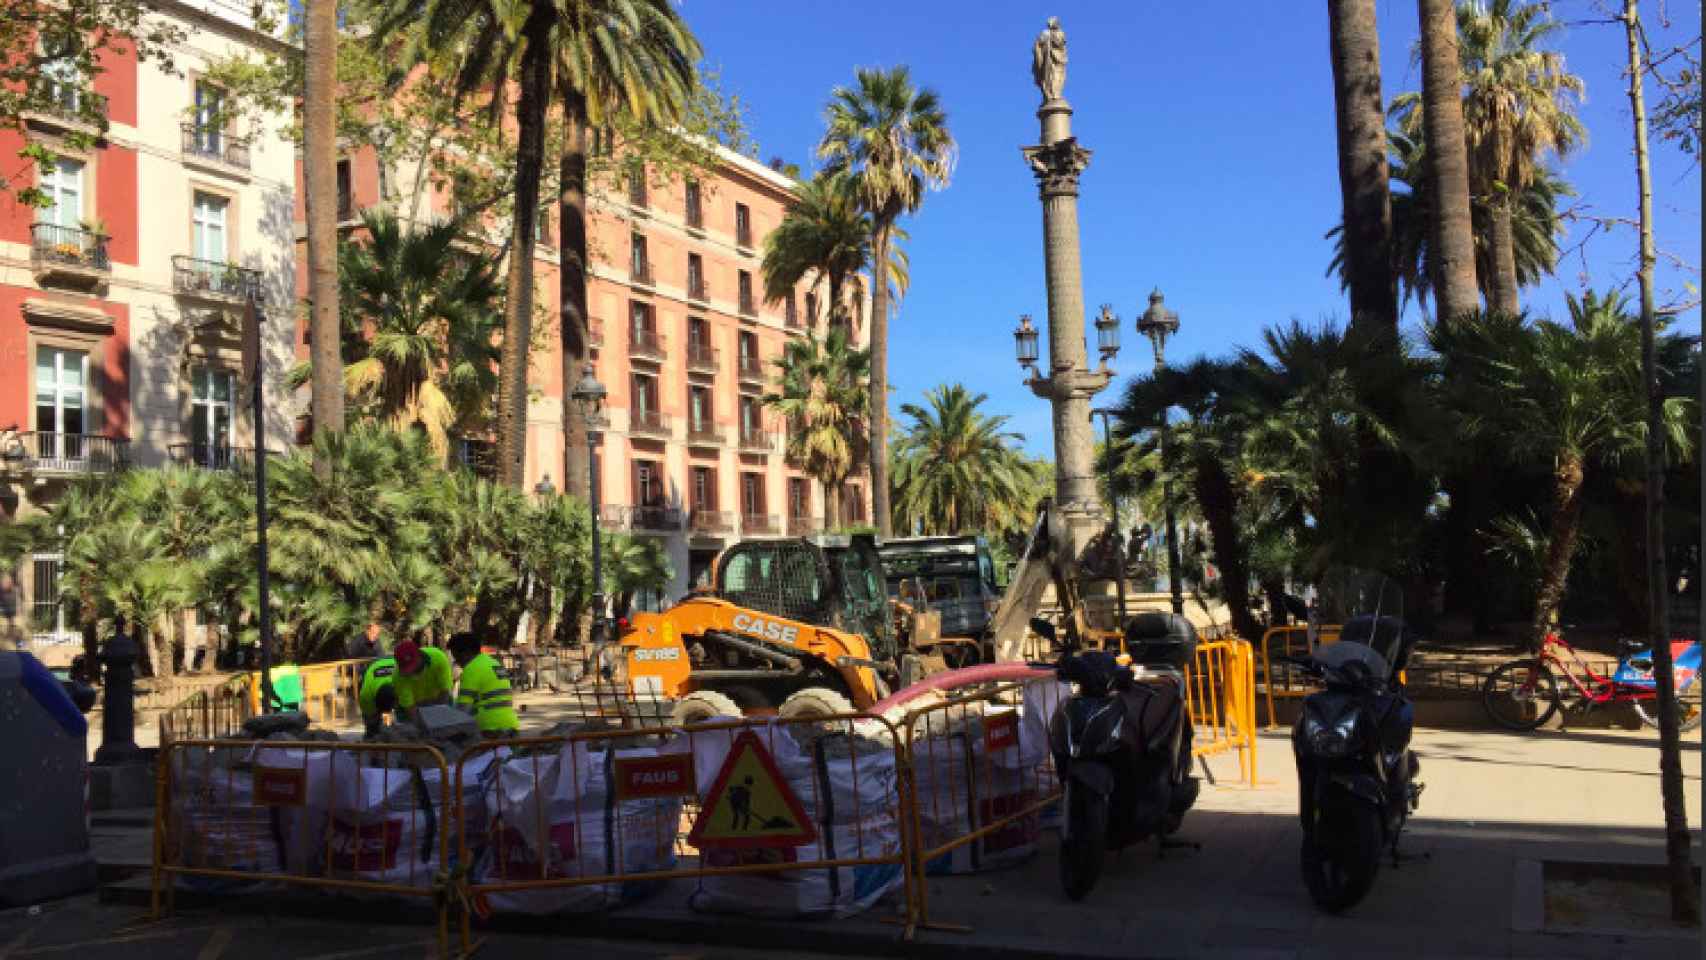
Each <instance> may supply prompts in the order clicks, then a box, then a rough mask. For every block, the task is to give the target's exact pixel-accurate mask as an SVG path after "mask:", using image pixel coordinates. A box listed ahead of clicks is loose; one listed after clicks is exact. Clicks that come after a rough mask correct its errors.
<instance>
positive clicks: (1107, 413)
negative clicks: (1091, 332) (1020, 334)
mask: <svg viewBox="0 0 1706 960" xmlns="http://www.w3.org/2000/svg"><path fill="white" fill-rule="evenodd" d="M1103 310H1104V313H1105V312H1106V308H1103ZM1097 326H1098V327H1100V322H1098V324H1097ZM1118 335H1119V334H1118V330H1117V329H1116V331H1115V337H1116V338H1117V337H1118ZM1117 345H1118V341H1117V340H1116V348H1117ZM1113 414H1114V411H1112V410H1109V409H1108V408H1106V407H1097V408H1096V409H1094V410H1091V411H1090V416H1091V417H1092V418H1094V417H1098V416H1099V417H1101V418H1102V448H1103V449H1104V450H1105V451H1106V456H1107V458H1108V509H1109V510H1111V511H1113V532H1114V547H1115V550H1114V556H1115V561H1114V563H1115V566H1114V584H1115V585H1116V589H1117V590H1118V595H1119V598H1120V627H1121V628H1122V629H1123V628H1124V627H1125V538H1124V537H1122V536H1120V494H1119V491H1117V490H1115V489H1114V474H1115V473H1116V470H1115V464H1114V433H1113V428H1112V427H1111V426H1109V423H1108V420H1109V418H1110V417H1112V416H1113Z"/></svg>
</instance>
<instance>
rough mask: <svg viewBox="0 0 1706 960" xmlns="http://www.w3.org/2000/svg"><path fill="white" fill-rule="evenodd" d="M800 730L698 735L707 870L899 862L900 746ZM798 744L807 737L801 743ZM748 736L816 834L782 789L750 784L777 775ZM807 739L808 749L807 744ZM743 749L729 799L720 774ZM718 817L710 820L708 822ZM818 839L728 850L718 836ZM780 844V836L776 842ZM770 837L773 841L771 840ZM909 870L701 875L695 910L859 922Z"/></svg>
mask: <svg viewBox="0 0 1706 960" xmlns="http://www.w3.org/2000/svg"><path fill="white" fill-rule="evenodd" d="M809 733H810V728H808V727H803V726H797V725H787V726H784V725H776V726H770V727H760V728H748V729H728V730H716V731H710V732H705V733H697V734H695V735H694V736H693V762H694V768H695V770H694V773H695V778H696V780H697V784H698V790H699V797H700V804H701V812H700V814H699V817H700V820H701V821H704V822H703V824H701V823H700V822H699V821H696V822H695V825H694V831H693V834H692V835H690V843H691V842H694V841H693V840H692V837H693V836H698V835H700V834H703V835H704V836H703V837H701V838H700V839H699V840H698V843H699V844H700V845H701V849H699V851H698V853H699V857H700V862H701V864H702V865H703V866H705V867H707V868H711V867H733V866H744V865H752V864H777V865H783V864H791V863H805V862H811V861H819V860H837V859H871V858H881V857H898V856H899V855H900V852H901V835H900V825H899V822H898V813H899V811H898V797H897V788H896V770H895V754H894V746H893V744H892V743H891V742H890V738H889V737H887V736H883V737H880V738H874V737H864V736H848V735H846V734H834V735H821V736H816V737H812V736H810V735H809ZM796 737H798V738H799V739H796ZM742 738H746V739H748V740H752V739H756V742H758V743H761V744H762V745H763V747H764V748H765V752H767V753H768V754H769V756H770V759H771V760H772V762H773V764H774V767H775V773H776V775H777V777H778V778H779V779H780V781H781V782H782V784H784V785H785V787H786V789H787V790H788V792H789V793H791V794H792V796H793V798H794V800H795V801H797V806H798V811H797V812H798V813H799V814H802V815H803V817H802V819H804V820H805V821H806V822H807V825H808V828H809V829H808V830H807V831H800V830H799V827H800V824H798V823H796V822H794V821H795V811H793V810H791V809H789V808H790V804H789V803H788V802H787V800H786V798H785V797H783V796H781V795H780V794H779V793H778V792H777V791H776V790H775V789H774V788H771V787H768V786H765V785H763V784H758V783H752V784H748V783H747V782H746V781H747V778H748V777H749V776H750V777H752V778H753V779H754V780H757V779H758V778H759V777H762V776H768V774H767V773H766V772H761V771H760V767H761V766H762V764H760V763H758V762H757V760H756V759H755V758H754V757H753V756H752V751H751V750H750V748H749V747H743V745H742ZM802 741H803V742H802ZM742 752H744V753H745V754H746V755H747V756H746V757H745V758H742V757H738V756H737V757H736V758H735V761H734V762H733V763H732V765H731V773H732V774H734V776H731V777H729V778H726V779H727V780H729V781H730V782H728V783H726V784H724V785H723V786H724V790H723V791H722V792H723V793H732V794H733V795H734V796H736V797H739V796H740V795H739V793H738V791H739V790H740V789H741V788H743V787H744V788H745V789H746V790H747V791H748V792H747V793H746V794H745V795H744V799H742V800H735V801H731V800H730V799H729V798H726V797H721V796H717V795H715V794H716V792H717V787H718V786H719V784H718V780H719V776H720V774H721V773H722V772H723V767H724V765H725V763H727V762H730V757H731V754H735V753H742ZM707 818H709V819H707ZM770 828H774V832H775V833H779V834H793V833H799V832H809V833H810V834H811V837H812V839H811V840H810V841H809V842H805V843H801V844H799V845H782V846H771V845H765V846H726V845H719V844H715V843H714V841H713V839H708V838H711V837H716V836H721V837H722V839H723V841H724V842H725V843H726V842H727V840H728V838H729V836H730V835H731V834H733V835H737V836H738V835H740V834H741V833H742V831H746V832H748V833H751V834H752V835H754V836H760V837H762V835H763V834H764V832H765V831H766V830H767V829H770ZM770 839H773V838H770ZM770 839H766V841H765V842H766V843H768V842H770ZM903 880H904V877H903V876H902V869H901V866H900V864H899V863H898V862H897V863H885V864H866V865H861V866H851V867H844V866H838V867H820V868H807V869H798V870H780V871H778V872H775V873H746V874H728V875H715V876H705V877H701V878H700V880H699V883H698V888H697V890H696V891H695V892H694V894H693V895H692V897H691V899H690V900H689V904H690V905H691V906H692V907H693V909H695V910H699V911H703V912H707V913H730V914H741V915H745V916H753V917H764V918H822V917H836V918H841V917H850V916H853V915H856V914H858V913H861V912H863V911H865V910H868V909H870V908H871V907H872V906H873V905H875V904H876V903H878V902H879V901H881V900H882V899H883V898H884V897H886V896H888V895H889V894H891V893H893V892H894V891H896V890H898V889H899V888H900V886H901V883H902V882H903Z"/></svg>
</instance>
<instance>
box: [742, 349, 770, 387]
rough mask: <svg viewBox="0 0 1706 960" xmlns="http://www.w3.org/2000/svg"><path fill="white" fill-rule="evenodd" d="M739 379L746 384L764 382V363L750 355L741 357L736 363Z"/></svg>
mask: <svg viewBox="0 0 1706 960" xmlns="http://www.w3.org/2000/svg"><path fill="white" fill-rule="evenodd" d="M736 367H737V369H738V373H739V374H740V378H741V379H742V380H744V381H746V382H748V383H763V382H764V361H763V360H761V359H759V358H758V357H757V356H754V355H752V354H744V355H742V356H741V357H740V358H739V360H738V361H737V363H736Z"/></svg>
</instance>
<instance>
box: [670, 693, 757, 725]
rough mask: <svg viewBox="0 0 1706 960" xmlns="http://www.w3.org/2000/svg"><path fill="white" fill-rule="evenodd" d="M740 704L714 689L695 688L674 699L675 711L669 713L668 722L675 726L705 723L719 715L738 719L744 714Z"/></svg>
mask: <svg viewBox="0 0 1706 960" xmlns="http://www.w3.org/2000/svg"><path fill="white" fill-rule="evenodd" d="M744 715H745V714H744V712H743V711H742V710H741V708H740V706H739V705H738V704H736V703H735V702H734V701H733V700H731V699H730V698H729V697H728V696H727V695H726V694H721V693H718V692H717V691H715V690H695V691H693V692H692V693H690V694H688V695H687V696H685V697H682V698H681V699H680V700H677V701H675V711H674V712H673V713H672V714H671V715H670V722H671V723H673V724H675V725H676V726H682V725H684V724H689V723H705V722H707V721H710V720H716V719H718V718H719V717H732V718H734V719H736V720H739V719H740V718H741V717H742V716H744Z"/></svg>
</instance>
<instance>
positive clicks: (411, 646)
mask: <svg viewBox="0 0 1706 960" xmlns="http://www.w3.org/2000/svg"><path fill="white" fill-rule="evenodd" d="M391 655H392V656H393V657H395V658H396V660H397V679H396V680H395V681H393V682H392V686H393V687H395V688H396V690H397V709H398V710H400V711H402V712H403V715H404V716H406V717H407V718H408V719H409V720H411V721H413V720H415V719H416V715H417V714H416V712H417V711H418V710H420V708H421V707H430V706H432V705H434V704H439V703H449V702H450V684H451V673H450V657H449V656H447V655H446V654H445V652H444V651H443V650H440V649H439V648H437V647H423V646H421V645H420V644H418V643H416V642H415V641H413V640H404V641H403V642H402V643H399V644H397V649H396V650H395V651H393V652H392V654H391Z"/></svg>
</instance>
